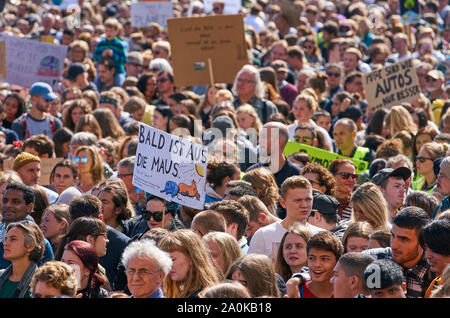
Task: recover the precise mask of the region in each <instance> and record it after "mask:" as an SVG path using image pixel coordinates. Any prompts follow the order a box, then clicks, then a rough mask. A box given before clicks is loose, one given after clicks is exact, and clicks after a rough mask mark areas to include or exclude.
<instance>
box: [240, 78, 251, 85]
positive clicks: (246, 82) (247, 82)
mask: <svg viewBox="0 0 450 318" xmlns="http://www.w3.org/2000/svg"><path fill="white" fill-rule="evenodd" d="M237 81H238V82H241V83H245V84H254V83H255V81H251V80H248V79H243V78H238V79H237Z"/></svg>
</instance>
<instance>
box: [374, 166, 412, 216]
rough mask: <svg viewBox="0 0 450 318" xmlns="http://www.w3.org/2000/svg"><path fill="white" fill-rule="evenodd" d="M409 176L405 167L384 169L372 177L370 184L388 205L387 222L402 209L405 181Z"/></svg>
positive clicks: (409, 172)
mask: <svg viewBox="0 0 450 318" xmlns="http://www.w3.org/2000/svg"><path fill="white" fill-rule="evenodd" d="M410 176H411V170H410V169H408V168H406V167H399V168H397V169H395V170H394V169H392V168H384V169H381V170H380V171H378V173H377V174H376V175H375V176H373V177H372V179H371V182H373V183H375V184H376V185H377V186H378V187H379V188H380V190H381V193H383V196H384V199H385V200H386V202H387V205H388V212H389V221H392V219H393V218H394V217H395V216H396V215H397V212H398V211H399V210H400V208H401V207H403V205H404V203H405V197H406V183H405V181H406V180H408V179H409V177H410Z"/></svg>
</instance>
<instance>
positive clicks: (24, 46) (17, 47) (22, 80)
mask: <svg viewBox="0 0 450 318" xmlns="http://www.w3.org/2000/svg"><path fill="white" fill-rule="evenodd" d="M0 41H5V42H6V61H7V77H6V82H8V83H10V84H15V85H19V86H22V87H31V85H33V83H34V82H39V81H40V82H46V83H48V84H49V85H50V86H52V88H53V89H54V90H56V89H58V88H59V83H60V78H61V73H62V70H63V68H64V59H65V58H66V55H67V46H66V45H53V44H49V43H43V42H39V41H35V40H27V39H21V38H18V37H14V36H9V35H5V34H0Z"/></svg>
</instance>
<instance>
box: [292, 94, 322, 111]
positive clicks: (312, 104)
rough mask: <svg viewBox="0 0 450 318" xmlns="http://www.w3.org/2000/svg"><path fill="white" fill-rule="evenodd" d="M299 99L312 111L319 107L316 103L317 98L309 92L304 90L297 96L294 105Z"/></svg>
mask: <svg viewBox="0 0 450 318" xmlns="http://www.w3.org/2000/svg"><path fill="white" fill-rule="evenodd" d="M300 101H303V102H305V103H306V106H307V107H308V108H309V109H310V110H312V111H313V112H315V111H316V110H317V109H318V107H319V105H318V104H317V98H314V97H313V96H312V95H311V94H305V92H304V91H303V92H302V93H301V94H300V95H298V96H297V98H296V99H295V101H294V105H296V104H297V103H298V102H300Z"/></svg>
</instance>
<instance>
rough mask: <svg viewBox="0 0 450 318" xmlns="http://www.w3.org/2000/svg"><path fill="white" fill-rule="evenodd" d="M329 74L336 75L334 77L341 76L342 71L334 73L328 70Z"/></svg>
mask: <svg viewBox="0 0 450 318" xmlns="http://www.w3.org/2000/svg"><path fill="white" fill-rule="evenodd" d="M327 75H328V76H334V77H340V76H341V73H333V72H327Z"/></svg>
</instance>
